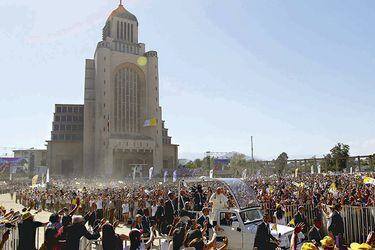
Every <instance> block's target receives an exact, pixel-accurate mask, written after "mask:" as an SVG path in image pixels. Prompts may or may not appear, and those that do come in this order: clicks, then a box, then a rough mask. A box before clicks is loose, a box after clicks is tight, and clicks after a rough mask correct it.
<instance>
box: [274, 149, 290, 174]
mask: <svg viewBox="0 0 375 250" xmlns="http://www.w3.org/2000/svg"><path fill="white" fill-rule="evenodd" d="M288 158H289V157H288V154H287V153H285V152H282V153H281V154H280V155H279V156H278V157H277V159H276V161H275V167H276V171H277V174H278V175H279V176H282V175H283V174H284V171H285V169H286V167H287V165H288Z"/></svg>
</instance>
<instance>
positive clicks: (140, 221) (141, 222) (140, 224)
mask: <svg viewBox="0 0 375 250" xmlns="http://www.w3.org/2000/svg"><path fill="white" fill-rule="evenodd" d="M133 228H136V229H138V230H143V235H144V237H148V236H150V234H151V230H150V224H149V222H148V221H147V220H146V219H145V218H144V216H142V215H140V214H137V215H136V216H135V221H134V225H133V226H132V229H133Z"/></svg>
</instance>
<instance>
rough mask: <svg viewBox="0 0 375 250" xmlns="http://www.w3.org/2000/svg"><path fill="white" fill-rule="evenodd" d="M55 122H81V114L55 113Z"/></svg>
mask: <svg viewBox="0 0 375 250" xmlns="http://www.w3.org/2000/svg"><path fill="white" fill-rule="evenodd" d="M55 121H56V122H60V121H61V122H72V121H73V122H82V121H83V116H82V115H55Z"/></svg>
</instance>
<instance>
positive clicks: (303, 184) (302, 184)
mask: <svg viewBox="0 0 375 250" xmlns="http://www.w3.org/2000/svg"><path fill="white" fill-rule="evenodd" d="M292 183H293V185H294V186H296V187H301V188H304V187H305V183H303V182H300V183H298V182H292Z"/></svg>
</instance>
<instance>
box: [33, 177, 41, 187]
mask: <svg viewBox="0 0 375 250" xmlns="http://www.w3.org/2000/svg"><path fill="white" fill-rule="evenodd" d="M38 177H39V176H38V175H34V176H33V178H32V179H31V186H32V187H35V186H36V183H37V182H38Z"/></svg>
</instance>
